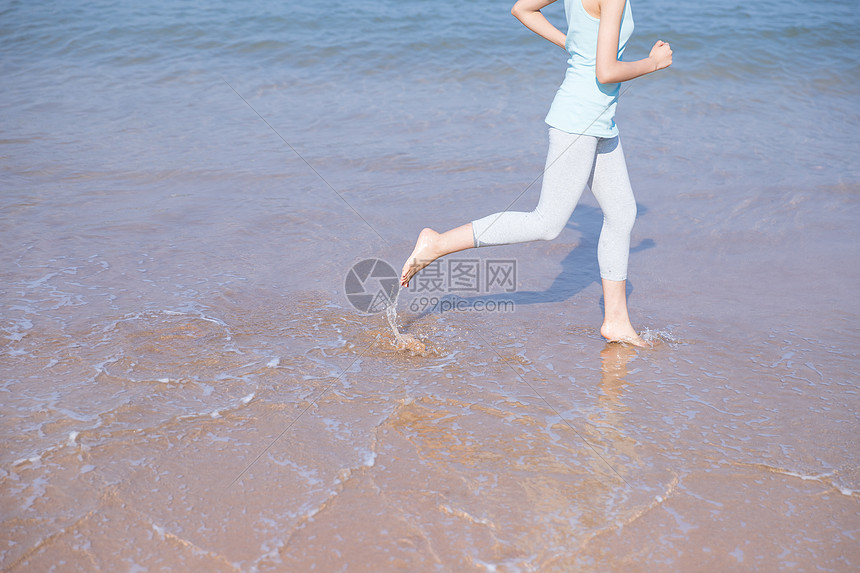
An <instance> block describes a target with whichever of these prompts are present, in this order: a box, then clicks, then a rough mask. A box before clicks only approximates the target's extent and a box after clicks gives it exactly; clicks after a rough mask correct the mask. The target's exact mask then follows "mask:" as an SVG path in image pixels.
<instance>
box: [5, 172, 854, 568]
mask: <svg viewBox="0 0 860 573" xmlns="http://www.w3.org/2000/svg"><path fill="white" fill-rule="evenodd" d="M827 193H830V195H829V196H828V195H826V194H827ZM792 196H794V197H795V199H796V200H797V201H798V202H799V203H803V201H804V200H805V199H808V200H812V194H811V193H807V194H803V193H793V194H792ZM821 197H829V199H827V201H829V203H828V202H827V201H824V202H823V204H824V205H825V207H827V206H829V208H826V209H825V210H824V211H825V212H826V215H827V216H826V224H824V218H823V217H822V220H821V221H814V220H804V217H808V218H809V219H812V216H811V215H806V214H804V212H803V211H798V212H797V213H798V214H797V216H796V217H794V218H791V217H789V218H786V217H776V216H775V217H774V219H773V221H778V223H777V222H774V223H773V224H772V225H771V227H769V228H768V230H767V231H766V232H764V231H760V230H761V229H762V228H764V226H765V223H767V221H768V220H767V219H763V218H762V217H761V214H762V213H764V212H770V210H771V209H770V206H769V204H768V205H766V204H764V203H763V204H762V205H761V206H760V207H757V206H756V203H755V202H754V201H753V202H750V203H749V204H747V205H746V206H745V208H746V209H747V210H746V211H743V212H741V213H740V214H739V215H738V216H740V217H743V216H745V214H746V216H748V217H750V218H751V219H753V220H754V221H762V220H764V221H765V222H764V223H759V225H758V228H759V231H758V232H760V233H761V236H760V237H759V240H758V242H759V244H764V245H767V244H768V242H776V241H778V240H782V239H783V237H789V236H793V235H794V234H795V233H794V229H801V230H805V231H806V232H807V233H815V234H816V236H818V238H819V244H821V242H822V241H825V240H830V239H833V238H835V237H837V236H840V235H841V234H842V233H844V232H845V230H846V229H851V228H852V227H851V225H853V221H854V220H856V219H855V217H856V213H857V204H858V203H857V197H858V195H857V190H856V189H835V190H834V189H831V190H826V189H825V190H818V191H817V196H816V198H817V200H818V201H819V204H822V200H821ZM54 201H57V199H54ZM716 203H717V204H714V205H713V207H714V208H715V209H722V208H725V206H723V205H720V204H719V200H716ZM837 205H840V206H841V209H836V208H835V207H836V206H837ZM18 208H19V209H20V210H22V211H24V212H25V213H29V216H31V217H33V216H34V214H35V213H41V215H42V216H53V215H51V213H54V212H55V209H48V208H46V207H44V206H42V207H38V206H32V205H30V206H25V205H23V204H22V205H20V206H19V207H18ZM757 208H759V214H758V215H756V213H755V211H756V209H757ZM786 208H787V207H786ZM212 209H213V210H219V211H220V212H221V213H222V217H225V218H226V217H229V216H232V215H227V211H225V210H223V209H221V208H220V207H218V206H215V207H212ZM117 213H118V212H117ZM130 213H137V214H132V215H129V216H127V219H126V220H125V221H123V222H117V223H115V224H114V225H112V226H109V227H107V228H106V230H105V231H103V233H104V235H103V236H101V237H92V236H88V235H87V234H86V232H85V231H78V232H79V233H80V234H78V235H75V234H73V233H71V232H70V231H71V229H70V228H69V227H71V226H74V227H78V224H75V225H69V226H66V227H64V224H63V223H62V222H58V223H57V225H55V226H53V227H49V226H34V227H33V230H32V231H31V232H32V233H33V235H30V236H23V237H21V238H22V239H25V242H29V243H30V244H31V246H30V247H29V248H26V249H19V250H18V251H17V252H14V253H13V252H12V251H7V252H6V253H5V254H4V255H3V258H4V268H6V269H11V270H12V273H11V275H10V276H8V280H7V283H6V284H7V285H10V286H9V287H7V289H6V290H5V291H4V297H5V300H6V306H5V308H6V311H5V313H4V315H5V316H4V333H5V336H4V342H3V345H4V346H3V363H4V366H3V370H4V385H3V389H4V392H5V396H6V398H4V400H3V403H2V410H3V411H2V417H0V431H1V432H2V435H3V436H4V442H5V443H6V447H5V448H4V451H3V453H2V466H0V467H2V470H0V471H2V476H0V477H2V482H0V483H2V490H3V496H2V503H3V508H2V515H3V533H2V536H3V538H4V539H3V542H2V552H0V563H2V566H3V569H4V570H9V571H48V570H52V567H53V568H54V569H53V570H63V571H72V570H76V571H77V570H80V571H84V570H86V571H109V570H124V569H128V570H135V571H137V570H141V571H142V570H175V571H179V570H184V571H307V570H311V569H312V568H313V567H316V568H317V569H318V570H326V571H334V570H349V571H395V570H403V569H406V570H413V571H431V570H452V571H570V570H580V571H653V570H654V569H655V568H660V569H664V570H672V571H714V570H748V571H776V570H798V571H807V570H829V571H849V570H852V569H853V568H854V566H855V565H856V564H857V563H858V562H860V551H858V545H857V544H856V542H855V541H856V536H857V535H858V529H860V521H859V520H858V517H857V515H858V512H857V509H858V501H860V472H858V461H857V457H856V456H857V448H856V444H857V442H856V435H857V418H856V407H857V389H856V369H857V356H856V349H857V348H858V345H857V342H858V340H857V334H856V330H852V328H851V327H850V325H849V322H850V320H851V319H852V318H856V307H855V309H853V312H854V314H853V315H852V314H850V312H849V313H847V314H845V315H842V314H839V313H838V312H837V309H835V308H833V306H832V305H834V304H835V302H836V299H835V297H834V296H828V295H827V294H825V293H827V292H830V291H829V290H828V289H830V288H831V287H833V288H836V287H838V284H828V283H827V282H826V281H828V280H834V281H835V280H836V279H835V278H834V279H828V278H827V277H826V276H821V277H820V278H819V280H820V281H822V284H821V285H820V288H819V289H818V290H817V291H816V292H818V293H820V296H817V297H814V298H810V297H809V296H808V294H807V292H806V291H805V289H804V288H801V285H799V284H798V282H797V281H795V280H792V279H794V278H796V276H797V275H799V274H803V275H807V278H808V276H810V275H813V274H815V275H816V276H818V275H817V273H819V272H821V271H823V270H824V269H826V268H827V267H829V265H831V264H832V263H835V262H836V261H837V260H838V258H839V256H840V255H841V254H842V253H840V252H839V250H838V248H837V249H833V250H829V249H828V250H825V249H818V250H816V251H815V254H816V255H817V256H815V257H812V256H808V254H806V253H805V252H804V248H808V249H812V248H813V246H809V244H808V243H806V245H807V247H804V246H803V245H797V246H796V248H794V249H793V251H792V252H790V253H789V252H787V251H780V250H775V249H762V250H761V251H759V253H758V254H756V253H754V252H753V253H751V252H749V251H748V250H747V246H746V245H747V244H748V243H747V241H746V237H744V236H741V237H735V238H734V239H732V240H731V241H729V240H717V239H714V238H711V237H714V236H717V235H719V234H720V233H724V232H725V225H727V223H726V222H725V221H722V222H720V221H717V220H714V221H713V222H712V223H711V227H710V228H708V227H707V226H703V227H704V228H702V229H701V231H702V232H701V233H700V236H701V237H703V238H702V239H701V240H702V241H703V242H704V241H707V242H708V245H707V248H705V246H704V245H703V244H700V245H697V244H695V243H693V242H691V241H687V242H686V244H685V249H686V253H685V255H684V257H685V258H684V260H687V261H689V260H691V259H695V260H698V261H699V262H700V263H703V264H704V263H706V262H707V260H706V259H705V256H706V253H710V256H712V257H713V258H714V260H716V261H725V262H723V263H721V265H722V268H726V265H734V267H733V269H734V270H733V273H732V276H728V275H724V276H720V275H719V274H708V275H705V274H704V271H702V270H701V269H690V270H689V271H688V273H687V274H685V273H684V272H682V268H681V267H678V266H677V265H676V263H675V262H674V259H673V253H675V251H676V250H677V247H678V245H679V244H681V243H682V241H680V240H679V239H675V238H674V237H672V236H671V231H669V232H667V231H666V229H667V227H666V223H665V221H666V220H670V219H671V218H672V217H674V216H675V214H674V213H672V211H671V210H669V209H664V210H662V212H659V213H658V212H657V211H656V210H652V211H647V210H646V213H645V214H643V216H642V217H641V223H642V224H641V225H639V226H638V227H637V231H636V233H637V234H636V236H635V239H634V244H636V245H639V246H640V248H639V249H638V250H637V249H635V248H634V263H633V266H634V272H635V275H634V276H636V277H637V278H636V279H635V281H633V280H632V281H631V305H632V308H633V309H635V310H634V316H635V317H634V320H636V322H637V324H641V325H643V326H645V327H648V328H650V329H651V333H650V335H649V336H651V337H652V338H653V339H655V340H658V341H660V344H658V345H657V346H655V347H654V348H652V349H633V348H630V347H626V346H623V345H618V344H607V343H605V342H604V341H603V340H602V339H601V337H600V336H599V334H598V332H597V326H599V324H600V316H601V308H600V304H599V286H598V284H597V282H596V281H595V280H594V279H593V277H590V276H587V273H586V271H588V272H590V270H591V269H588V268H586V271H581V270H580V269H579V267H580V265H579V259H580V258H581V259H582V261H585V260H586V259H588V260H590V259H591V256H593V252H592V249H590V248H589V245H592V246H593V243H594V242H595V241H596V234H595V233H594V228H595V226H597V227H599V221H598V220H597V219H596V217H597V215H598V212H597V211H596V210H594V209H593V208H591V209H589V208H588V204H587V203H586V204H585V206H584V208H583V209H581V210H580V211H579V214H578V215H575V217H574V219H573V221H572V223H571V229H569V230H568V231H565V234H564V235H563V236H562V237H561V238H560V239H559V241H556V242H553V243H534V244H529V245H521V246H519V247H516V248H514V247H510V248H509V249H510V250H509V251H508V252H507V254H508V255H512V254H515V255H516V258H517V260H518V261H519V262H520V265H521V266H520V267H519V273H520V276H521V277H522V278H521V280H520V284H519V287H518V289H517V291H516V292H513V293H507V294H504V295H499V294H495V295H485V296H483V299H484V300H489V299H491V298H492V297H494V296H495V297H497V298H499V297H502V296H504V297H507V298H510V299H511V300H513V301H514V302H515V303H516V305H517V306H516V311H515V312H510V313H502V312H499V313H489V312H485V313H480V312H474V311H462V312H447V313H440V312H433V311H429V312H421V313H416V312H410V311H409V310H408V306H409V301H410V300H413V299H414V297H415V296H417V295H416V294H413V293H409V292H408V291H405V292H402V293H401V295H400V298H401V301H400V311H399V313H398V321H399V324H398V326H399V328H400V329H401V331H402V332H404V333H407V334H409V335H411V336H414V337H416V338H417V339H418V340H420V341H421V342H422V343H423V344H426V348H424V349H419V350H421V351H420V352H415V351H414V349H413V351H410V350H409V349H402V348H398V346H397V344H396V341H395V340H394V335H393V333H392V331H391V329H390V328H389V326H388V324H387V321H386V319H385V317H384V314H375V315H364V314H361V313H358V312H356V311H355V310H354V309H352V308H351V307H350V306H349V304H348V302H347V301H346V298H345V296H344V294H343V292H342V291H340V290H339V288H338V289H337V290H335V289H331V290H326V289H322V288H317V289H314V288H308V287H305V288H299V289H293V290H289V289H287V288H285V287H281V286H278V285H274V286H270V281H271V282H275V281H277V280H280V281H283V282H285V283H289V282H290V281H295V280H298V279H296V278H295V277H286V276H280V278H273V277H276V276H278V274H277V273H273V271H272V270H271V269H272V267H274V265H271V266H267V265H265V264H260V263H259V262H258V261H257V260H256V257H258V256H259V257H260V259H262V260H274V258H276V255H277V251H278V250H279V246H277V245H273V246H270V247H263V246H260V247H258V249H257V253H256V254H254V253H252V254H251V255H249V258H250V259H251V260H249V261H244V260H242V259H238V258H235V255H234V251H233V249H235V250H236V251H239V250H240V249H241V238H242V236H243V234H245V233H247V231H246V229H247V228H256V227H255V226H254V225H250V226H248V225H236V226H233V227H230V226H226V225H225V226H224V227H223V228H226V229H228V233H229V234H228V235H227V236H224V235H222V236H223V238H224V239H225V244H228V245H234V246H233V247H232V248H228V249H226V251H225V252H221V253H219V254H213V255H208V256H206V257H202V258H201V257H198V256H197V255H196V250H195V249H196V244H195V242H194V240H193V237H194V235H195V227H194V224H193V223H192V224H190V225H186V226H182V227H180V226H174V227H164V229H165V230H166V231H167V232H168V234H171V233H172V235H171V236H168V237H166V238H167V239H168V240H166V241H164V242H163V243H162V241H159V242H158V243H157V244H155V243H154V244H151V245H146V244H139V243H136V239H143V238H144V237H151V236H152V227H153V226H157V225H158V224H159V221H158V216H157V215H158V211H157V209H156V210H154V211H148V210H147V209H146V208H145V206H141V209H140V210H133V211H131V212H130ZM839 213H841V214H839ZM149 215H153V216H152V217H150V216H149ZM245 215H246V216H248V217H251V218H253V217H258V216H260V217H266V216H268V215H266V214H265V213H264V212H263V211H255V212H252V213H247V212H246V213H245ZM165 216H166V215H165ZM138 218H139V220H136V219H138ZM96 219H97V218H94V219H93V224H94V225H95V224H97V223H96ZM216 222H219V223H223V222H224V221H216ZM737 223H738V222H737V221H736V220H735V221H734V222H733V224H737ZM750 223H751V224H749V225H741V226H742V227H744V228H747V229H750V230H749V231H748V232H749V233H756V232H757V230H756V224H755V223H754V222H752V221H751V222H750ZM210 224H212V221H211V220H206V221H204V220H203V219H201V222H200V223H199V225H200V226H201V227H202V226H203V225H206V226H208V225H210ZM48 228H53V229H55V230H54V231H53V232H51V233H48V235H49V236H46V235H45V233H44V232H41V231H36V229H48ZM66 231H69V232H68V233H67V232H66ZM790 231H791V232H790ZM37 232H38V236H36V233H37ZM852 232H856V231H852ZM51 234H54V235H55V236H50V235H51ZM663 237H665V238H663ZM164 238H165V237H164V236H163V235H162V236H161V239H164ZM185 238H190V239H191V240H190V241H183V239H185ZM101 239H113V240H101ZM664 241H665V242H666V243H668V245H667V246H666V247H665V248H663V243H664ZM135 244H139V246H137V247H135V246H133V245H135ZM237 244H238V245H239V246H238V247H236V246H235V245H237ZM96 245H98V248H97V249H96V248H95V247H96ZM649 245H651V246H650V247H649ZM644 247H648V248H644ZM331 248H332V249H333V250H332V251H331V252H330V255H331V256H332V258H333V260H338V259H337V257H338V255H337V253H336V251H335V250H334V249H335V247H334V246H332V247H331ZM404 248H405V247H404ZM699 248H701V249H702V250H701V251H698V250H697V249H699ZM266 249H269V250H270V252H265V251H266ZM397 250H398V249H392V252H394V251H397ZM404 252H405V250H404ZM738 252H742V256H738V255H736V253H738ZM565 253H567V254H565ZM478 254H479V255H480V256H486V255H485V252H484V251H479V252H478ZM340 256H341V257H342V259H341V260H339V261H338V265H340V266H342V267H343V268H348V266H349V263H350V262H351V261H349V260H348V259H347V258H346V257H348V256H349V255H346V254H343V255H340ZM268 257H272V259H268ZM582 264H584V265H586V266H587V265H589V264H590V265H593V264H594V263H593V262H590V263H587V264H586V263H584V262H583V263H582ZM652 265H653V266H652ZM705 266H706V265H705ZM667 268H671V269H672V270H673V272H674V275H673V276H674V279H675V280H674V281H672V282H671V283H667V282H663V281H662V280H661V278H660V277H663V276H665V271H666V269H667ZM760 269H763V270H760ZM339 270H340V269H339V268H336V267H332V269H331V270H330V271H329V272H328V274H326V273H325V271H323V274H321V276H320V277H318V278H317V277H315V278H308V276H307V275H303V276H304V278H302V279H300V280H303V281H305V283H306V284H307V283H309V282H310V281H315V280H319V281H320V282H322V283H335V284H336V281H337V280H338V278H339V277H337V274H338V271H339ZM847 272H848V273H849V278H851V279H854V278H856V277H854V276H853V275H851V274H850V273H852V272H853V273H855V274H856V272H857V271H856V270H848V271H847ZM756 273H762V274H766V275H768V276H769V277H770V279H769V280H765V281H764V283H762V284H757V283H756V281H755V280H753V279H755V278H756V276H757V275H756ZM705 276H706V278H704V277H705ZM737 276H750V277H751V280H750V281H738V280H737V278H736V277H737ZM341 280H342V279H341ZM670 286H671V288H669V287H670ZM765 290H766V291H767V292H769V293H770V294H771V297H770V298H765V297H763V296H761V292H762V291H765ZM682 294H683V295H682ZM410 297H413V298H410ZM478 298H481V297H478ZM694 301H695V305H693V304H692V303H693V302H694ZM717 309H719V310H717ZM849 311H852V309H850V308H849Z"/></svg>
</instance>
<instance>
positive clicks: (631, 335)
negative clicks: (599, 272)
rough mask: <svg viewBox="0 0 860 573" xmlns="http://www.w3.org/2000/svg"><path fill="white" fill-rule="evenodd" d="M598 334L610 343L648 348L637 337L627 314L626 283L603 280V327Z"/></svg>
mask: <svg viewBox="0 0 860 573" xmlns="http://www.w3.org/2000/svg"><path fill="white" fill-rule="evenodd" d="M600 334H602V335H603V337H604V338H605V339H607V340H608V341H610V342H626V343H628V344H632V345H634V346H649V344H648V343H647V342H645V340H643V339H642V337H641V336H639V335H638V334H637V333H636V331H635V330H633V325H632V324H630V316H628V314H627V281H626V280H625V281H610V280H608V279H603V326H601V327H600Z"/></svg>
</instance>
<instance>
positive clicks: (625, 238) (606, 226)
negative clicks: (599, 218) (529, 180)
mask: <svg viewBox="0 0 860 573" xmlns="http://www.w3.org/2000/svg"><path fill="white" fill-rule="evenodd" d="M586 185H588V186H589V187H591V192H592V193H593V194H594V197H595V199H597V203H598V204H599V205H600V209H601V210H602V211H603V228H602V229H601V231H600V240H599V242H598V243H597V263H598V265H599V266H600V276H601V277H602V278H604V279H608V280H612V281H623V280H625V279H626V278H627V259H628V256H629V254H630V232H631V231H632V229H633V223H634V221H635V220H636V200H635V199H634V198H633V189H632V188H631V187H630V178H629V177H628V175H627V163H626V162H625V161H624V152H623V151H622V150H621V142H620V141H619V139H618V138H617V137H613V138H611V139H604V138H599V137H591V136H588V135H579V134H575V133H567V132H564V131H561V130H558V129H555V128H554V127H551V128H550V129H549V151H548V152H547V158H546V170H545V171H544V174H543V186H542V187H541V192H540V200H538V204H537V207H535V210H534V211H531V212H529V213H524V212H519V211H504V212H501V213H495V214H493V215H488V216H486V217H484V218H482V219H478V220H477V221H472V233H473V234H474V238H475V246H476V247H484V246H489V245H509V244H511V243H525V242H527V241H536V240H544V241H550V240H552V239H554V238H556V237H557V236H558V235H559V233H561V230H562V229H564V226H565V225H566V224H567V221H568V219H570V216H571V214H572V213H573V209H574V208H575V207H576V204H577V203H578V202H579V198H580V197H581V196H582V192H583V191H584V190H585V186H586Z"/></svg>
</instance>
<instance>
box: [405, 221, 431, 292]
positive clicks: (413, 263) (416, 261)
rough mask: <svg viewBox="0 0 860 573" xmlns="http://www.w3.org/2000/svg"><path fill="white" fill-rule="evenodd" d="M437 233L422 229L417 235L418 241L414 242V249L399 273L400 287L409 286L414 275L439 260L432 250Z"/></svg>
mask: <svg viewBox="0 0 860 573" xmlns="http://www.w3.org/2000/svg"><path fill="white" fill-rule="evenodd" d="M438 238H439V233H437V232H436V231H434V230H433V229H424V230H422V231H421V233H420V234H419V235H418V240H417V241H416V242H415V249H413V250H412V254H411V255H409V258H408V259H406V263H404V265H403V270H402V271H401V272H400V285H401V286H404V287H408V286H409V281H410V280H412V277H413V276H415V273H417V272H418V271H420V270H421V269H423V268H424V267H426V266H427V265H429V264H430V263H432V262H433V261H435V260H436V259H438V258H439V253H438V252H437V250H436V249H435V248H434V247H435V246H436V243H437V242H438V241H437V240H438Z"/></svg>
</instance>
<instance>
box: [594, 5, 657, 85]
mask: <svg viewBox="0 0 860 573" xmlns="http://www.w3.org/2000/svg"><path fill="white" fill-rule="evenodd" d="M624 4H625V0H598V5H599V7H600V27H599V28H598V30H597V66H596V72H597V81H599V82H600V83H602V84H613V83H617V82H626V81H627V80H632V79H633V78H638V77H639V76H644V75H645V74H650V73H651V72H656V71H657V70H662V69H663V68H668V67H669V66H671V65H672V48H671V47H669V44H667V43H666V42H663V41H662V40H657V43H655V44H654V47H653V48H651V53H650V54H649V55H648V57H647V58H644V59H642V60H636V61H634V62H622V61H620V60H619V59H618V36H619V34H620V33H621V16H623V15H624Z"/></svg>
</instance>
